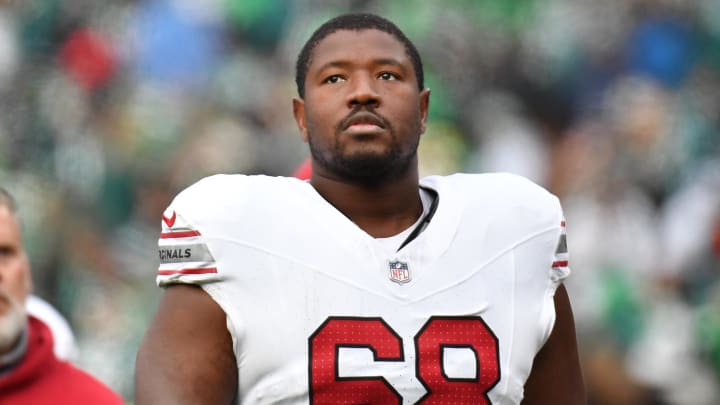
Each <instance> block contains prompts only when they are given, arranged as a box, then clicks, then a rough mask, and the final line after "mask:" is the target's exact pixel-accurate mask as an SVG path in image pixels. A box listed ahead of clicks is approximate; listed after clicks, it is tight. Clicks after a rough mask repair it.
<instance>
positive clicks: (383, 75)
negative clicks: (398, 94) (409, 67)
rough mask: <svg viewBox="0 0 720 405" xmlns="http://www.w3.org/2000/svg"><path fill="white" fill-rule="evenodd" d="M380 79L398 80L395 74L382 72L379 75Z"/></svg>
mask: <svg viewBox="0 0 720 405" xmlns="http://www.w3.org/2000/svg"><path fill="white" fill-rule="evenodd" d="M378 77H379V78H380V79H382V80H397V78H398V77H397V76H396V75H395V74H394V73H390V72H382V73H380V74H379V75H378Z"/></svg>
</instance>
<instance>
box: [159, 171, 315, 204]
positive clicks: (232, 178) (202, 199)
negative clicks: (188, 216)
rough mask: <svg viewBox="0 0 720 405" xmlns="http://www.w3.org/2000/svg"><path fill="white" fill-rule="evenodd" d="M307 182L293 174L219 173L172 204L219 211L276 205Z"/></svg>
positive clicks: (204, 180)
mask: <svg viewBox="0 0 720 405" xmlns="http://www.w3.org/2000/svg"><path fill="white" fill-rule="evenodd" d="M303 183H304V182H303V181H301V180H298V179H294V178H291V177H273V176H265V175H243V174H217V175H213V176H209V177H205V178H203V179H201V180H199V181H197V182H196V183H194V184H192V185H191V186H189V187H187V188H186V189H184V190H182V191H181V192H180V193H178V195H177V196H176V197H175V199H174V201H173V203H172V205H173V206H175V207H182V209H183V210H185V211H188V210H193V211H194V210H196V209H202V210H205V211H208V210H213V211H216V212H219V211H222V210H224V209H232V210H238V209H242V208H245V207H247V206H252V205H256V206H257V205H259V206H263V205H268V204H270V205H275V204H278V203H282V202H283V201H284V200H285V199H287V198H288V197H287V196H288V195H291V194H293V193H294V192H295V191H297V190H298V189H299V188H301V187H303V186H304V184H303Z"/></svg>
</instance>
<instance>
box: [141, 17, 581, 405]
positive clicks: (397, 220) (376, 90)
mask: <svg viewBox="0 0 720 405" xmlns="http://www.w3.org/2000/svg"><path fill="white" fill-rule="evenodd" d="M429 96H430V91H429V90H428V89H424V90H419V89H418V85H417V82H416V79H415V75H414V70H413V66H412V64H411V62H410V60H409V58H408V56H407V54H406V53H405V49H404V47H403V46H402V44H401V43H400V42H399V41H398V40H396V39H395V38H394V37H393V36H391V35H389V34H386V33H384V32H380V31H377V30H372V29H368V30H360V31H347V30H341V31H337V32H335V33H333V34H330V35H329V36H327V37H326V38H325V39H323V40H322V41H321V42H320V43H319V44H318V46H317V48H316V49H315V50H314V52H313V59H312V62H311V64H310V66H309V69H308V73H307V80H306V85H305V98H304V99H294V100H293V113H294V115H295V119H296V121H297V124H298V127H299V129H300V132H301V134H302V136H303V139H304V140H306V141H308V142H309V143H310V144H311V151H312V163H313V175H312V179H311V182H310V183H311V185H312V186H313V187H314V188H315V189H316V190H317V192H318V193H319V194H320V195H321V196H323V197H324V198H325V199H326V200H327V201H328V202H329V203H330V204H332V205H333V206H334V207H335V208H337V209H338V210H339V211H340V212H342V213H343V214H345V215H346V216H347V217H348V218H349V219H350V220H352V221H353V222H354V223H356V224H357V225H358V226H359V227H360V228H361V229H363V230H364V231H365V232H367V233H368V234H370V235H372V236H374V237H387V236H391V235H395V234H397V233H399V232H401V231H403V230H404V229H406V228H408V227H409V226H411V225H412V224H413V223H414V222H415V221H416V220H417V219H418V217H419V216H420V214H421V212H422V203H421V201H420V198H419V193H418V187H419V177H418V166H417V157H416V155H415V153H414V152H415V148H416V147H417V142H418V139H419V137H420V135H421V134H422V133H423V132H424V131H425V127H426V120H427V113H428V107H429ZM386 161H392V162H393V164H395V163H394V162H400V163H398V164H396V165H395V166H391V167H390V166H388V167H389V168H388V169H387V170H384V171H383V174H382V175H381V176H375V177H374V178H371V179H368V178H362V177H361V178H355V177H353V176H352V175H346V174H343V173H344V170H345V169H346V168H347V167H350V168H352V167H359V166H358V165H362V164H365V162H375V163H374V164H384V163H383V162H386ZM555 307H556V312H557V319H556V322H555V326H554V329H553V332H552V334H551V336H550V337H549V339H548V341H547V342H546V343H545V345H544V347H543V348H542V349H541V350H540V352H539V353H538V354H537V356H536V358H535V362H534V364H533V369H532V372H531V375H530V377H529V379H528V381H527V383H526V386H525V390H526V392H525V400H524V401H523V403H525V404H584V403H585V391H584V385H583V382H582V375H581V372H580V364H579V360H578V356H577V344H576V341H575V328H574V323H573V317H572V310H571V309H570V301H569V299H568V297H567V293H566V291H565V289H564V287H563V286H560V288H559V289H558V291H557V293H556V295H555ZM188 348H192V349H188ZM237 373H238V370H237V365H236V361H235V357H234V354H233V350H232V341H231V336H230V334H229V332H228V330H227V327H226V324H225V313H224V312H223V311H222V309H221V308H220V307H219V306H218V305H217V303H215V301H213V300H212V299H211V298H210V296H209V295H207V294H206V293H205V292H204V291H203V290H202V289H201V288H199V287H194V286H182V285H178V286H172V287H169V288H167V290H166V291H165V293H164V294H163V297H162V300H161V303H160V306H159V308H158V311H157V314H156V315H155V318H154V320H153V322H152V323H151V326H150V329H149V330H148V332H147V335H146V337H145V340H144V341H143V344H142V346H141V348H140V351H139V353H138V358H137V364H136V374H135V383H136V394H135V404H136V405H148V404H154V405H155V404H159V405H162V404H173V405H178V404H179V405H183V404H229V403H232V400H233V398H234V396H235V393H236V391H237V376H238V374H237ZM158 387H162V389H158Z"/></svg>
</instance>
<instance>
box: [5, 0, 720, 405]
mask: <svg viewBox="0 0 720 405" xmlns="http://www.w3.org/2000/svg"><path fill="white" fill-rule="evenodd" d="M347 11H371V12H377V13H380V14H382V15H384V16H387V17H389V18H391V19H393V20H394V21H395V22H396V23H397V24H398V25H399V26H400V27H401V28H402V29H404V30H405V31H406V33H407V34H408V36H409V37H410V38H411V39H413V40H414V41H415V43H416V44H417V46H418V48H419V49H420V52H421V54H422V55H423V58H424V63H425V69H426V78H427V82H428V87H430V88H431V89H432V97H431V114H430V115H431V116H430V123H429V128H428V131H427V133H426V135H424V138H423V141H422V143H421V150H420V160H421V170H422V172H423V174H445V173H451V172H455V171H468V172H478V171H510V172H514V173H519V174H522V175H525V176H527V177H529V178H531V179H533V180H535V181H536V182H538V183H540V184H542V185H544V186H545V187H547V188H548V189H550V190H551V191H552V192H554V193H555V194H557V195H558V196H559V197H560V199H561V201H562V203H563V206H564V209H565V215H566V219H567V224H568V232H569V239H568V242H569V248H570V254H571V267H572V268H573V275H572V277H571V278H570V279H569V280H568V290H569V293H570V296H571V299H572V301H573V305H574V310H575V317H576V324H577V331H578V337H579V343H580V348H581V356H582V363H583V369H584V375H585V379H586V381H587V386H588V392H589V394H590V398H591V401H592V402H591V403H592V404H595V405H605V404H612V405H615V404H641V405H642V404H683V405H685V404H698V405H700V404H708V405H710V404H717V403H720V384H719V381H720V282H719V280H720V277H719V272H720V2H718V1H717V0H655V1H642V0H628V1H623V0H612V1H594V0H535V1H533V0H518V1H507V0H451V1H440V0H437V1H422V2H420V1H410V0H397V1H371V0H365V1H359V0H356V1H349V0H345V1H331V0H296V1H291V0H104V1H96V0H17V1H12V0H5V1H2V2H0V95H1V96H0V184H2V185H3V186H4V187H7V188H8V189H10V190H11V191H12V192H14V194H15V195H16V196H17V198H18V200H19V201H20V204H21V211H20V215H21V216H22V219H23V221H24V227H25V228H24V229H25V237H26V240H27V242H26V243H27V244H28V249H29V251H30V255H31V259H32V263H33V277H34V281H35V293H36V294H37V295H39V296H41V297H43V298H45V299H46V300H48V301H49V302H51V303H52V304H53V305H55V306H56V307H57V308H58V309H59V310H60V311H61V312H62V313H63V314H64V315H65V316H66V317H67V318H68V320H69V321H70V324H71V325H72V327H73V329H74V331H75V334H76V337H77V344H78V352H77V356H76V357H75V359H74V361H75V363H76V364H78V365H79V366H80V367H83V368H85V369H86V370H88V371H90V372H91V373H92V374H94V375H96V376H97V377H98V378H100V379H102V380H103V381H105V382H106V383H107V384H109V385H110V386H111V387H112V388H114V389H116V390H117V391H119V392H120V393H121V394H122V395H123V396H125V398H127V399H128V400H130V399H131V398H132V389H133V387H132V373H133V369H134V360H135V353H136V350H137V347H138V345H139V341H140V339H141V337H142V335H143V333H144V331H145V329H146V327H147V324H148V322H149V319H150V317H151V316H152V314H153V312H154V309H155V305H156V304H157V301H158V297H159V290H158V289H157V288H156V287H155V281H154V278H155V273H156V270H157V266H158V258H157V253H156V252H157V251H156V242H157V237H158V234H159V230H160V215H161V212H162V211H163V209H164V208H165V207H166V205H167V204H168V203H169V202H170V200H171V199H172V197H173V196H174V195H175V193H177V192H178V191H179V190H181V189H183V188H185V187H187V186H188V185H190V184H191V183H193V182H194V181H196V180H198V179H200V178H201V177H203V176H206V175H208V174H213V173H219V172H225V173H264V174H268V175H288V174H290V173H292V172H293V170H294V168H295V167H297V166H298V165H299V164H300V163H301V162H302V161H303V160H304V159H305V158H306V156H307V150H306V146H305V145H304V144H303V143H302V142H301V140H300V137H299V134H298V131H297V128H296V126H295V123H294V121H293V119H292V114H291V98H292V97H294V96H295V95H296V92H295V87H294V82H293V77H294V71H293V69H294V61H295V57H296V55H297V53H298V51H299V49H300V47H301V46H302V44H303V43H304V41H305V40H306V39H307V38H308V36H309V35H310V33H311V32H312V30H314V28H316V27H317V26H318V25H319V24H320V23H322V22H323V21H324V20H326V19H327V18H329V17H332V16H334V15H336V14H338V13H341V12H347ZM268 220H270V219H268ZM558 384H561V382H560V383H558Z"/></svg>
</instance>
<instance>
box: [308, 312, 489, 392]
mask: <svg viewBox="0 0 720 405" xmlns="http://www.w3.org/2000/svg"><path fill="white" fill-rule="evenodd" d="M341 347H350V348H352V347H363V348H368V349H370V351H371V352H372V353H373V358H374V361H405V359H404V355H403V341H402V338H401V337H400V336H399V335H398V334H397V333H396V332H395V331H394V330H393V329H392V328H391V327H390V326H389V325H388V324H387V323H385V321H383V320H382V319H381V318H349V317H348V318H346V317H330V318H328V319H327V320H326V321H325V322H324V323H323V324H322V325H320V327H319V328H318V329H317V330H316V331H315V333H313V334H312V336H310V338H309V356H310V369H309V384H310V403H311V404H343V405H357V404H367V405H388V404H401V403H402V397H401V396H400V394H399V393H398V392H397V391H396V390H395V389H394V388H393V387H392V385H390V383H388V381H387V380H385V379H384V378H383V377H380V376H375V377H373V376H368V377H340V376H339V373H338V369H339V367H338V351H339V349H340V348H341ZM446 348H462V349H468V350H471V351H472V352H473V353H474V355H475V361H476V364H475V376H474V377H473V378H452V377H448V376H447V373H446V372H445V370H444V368H443V355H444V352H445V349H446ZM415 358H416V362H417V365H416V370H417V373H418V379H419V380H420V382H421V383H422V384H423V386H425V388H426V390H427V393H426V394H425V396H423V397H422V398H421V399H420V401H418V403H419V404H423V405H434V404H447V403H453V404H489V403H490V401H489V400H488V397H487V392H488V391H489V390H490V389H491V388H492V387H494V386H495V384H497V382H498V381H499V380H500V363H499V355H498V340H497V338H496V337H495V335H494V334H493V332H492V331H491V330H490V328H489V327H488V326H487V325H486V324H485V322H484V321H483V320H482V318H480V317H432V318H430V319H429V320H428V321H427V322H426V323H425V325H424V326H423V327H422V328H421V329H420V331H419V332H418V333H417V335H416V336H415Z"/></svg>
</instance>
